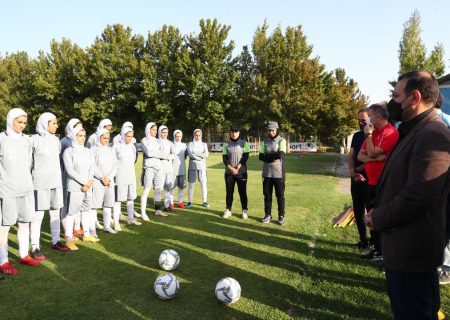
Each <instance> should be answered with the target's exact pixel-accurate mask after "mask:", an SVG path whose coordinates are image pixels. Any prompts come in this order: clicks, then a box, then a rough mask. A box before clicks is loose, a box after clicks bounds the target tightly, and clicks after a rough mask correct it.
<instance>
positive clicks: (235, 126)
mask: <svg viewBox="0 0 450 320" xmlns="http://www.w3.org/2000/svg"><path fill="white" fill-rule="evenodd" d="M233 131H234V132H236V131H241V127H240V126H238V125H235V124H234V125H232V126H231V127H230V132H233Z"/></svg>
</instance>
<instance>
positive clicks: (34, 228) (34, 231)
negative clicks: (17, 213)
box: [30, 211, 44, 252]
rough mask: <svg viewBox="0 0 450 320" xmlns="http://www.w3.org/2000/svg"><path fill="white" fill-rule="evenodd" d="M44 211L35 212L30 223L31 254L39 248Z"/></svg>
mask: <svg viewBox="0 0 450 320" xmlns="http://www.w3.org/2000/svg"><path fill="white" fill-rule="evenodd" d="M42 219H44V211H35V212H34V215H33V218H32V220H31V223H30V237H31V252H33V251H34V250H36V249H38V248H39V240H40V237H41V225H42Z"/></svg>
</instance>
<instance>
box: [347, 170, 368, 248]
mask: <svg viewBox="0 0 450 320" xmlns="http://www.w3.org/2000/svg"><path fill="white" fill-rule="evenodd" d="M366 189H367V182H355V180H353V178H351V185H350V191H351V193H352V201H353V213H354V214H355V222H356V227H357V228H358V233H359V240H360V241H361V242H364V243H367V232H366V221H365V220H364V213H365V212H366V192H367V191H366Z"/></svg>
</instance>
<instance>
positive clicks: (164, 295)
mask: <svg viewBox="0 0 450 320" xmlns="http://www.w3.org/2000/svg"><path fill="white" fill-rule="evenodd" d="M153 287H154V289H155V293H156V294H157V295H158V297H159V298H161V299H163V300H169V299H173V298H175V296H176V294H177V291H178V289H179V288H180V283H179V282H178V279H177V277H175V276H174V275H173V274H171V273H166V274H163V275H160V276H159V277H158V278H156V280H155V284H154V286H153Z"/></svg>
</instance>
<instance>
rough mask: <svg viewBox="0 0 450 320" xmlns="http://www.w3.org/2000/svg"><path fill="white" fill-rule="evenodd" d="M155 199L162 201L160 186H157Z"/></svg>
mask: <svg viewBox="0 0 450 320" xmlns="http://www.w3.org/2000/svg"><path fill="white" fill-rule="evenodd" d="M153 199H154V200H155V202H159V201H161V189H160V188H159V187H155V194H154V195H153Z"/></svg>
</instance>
